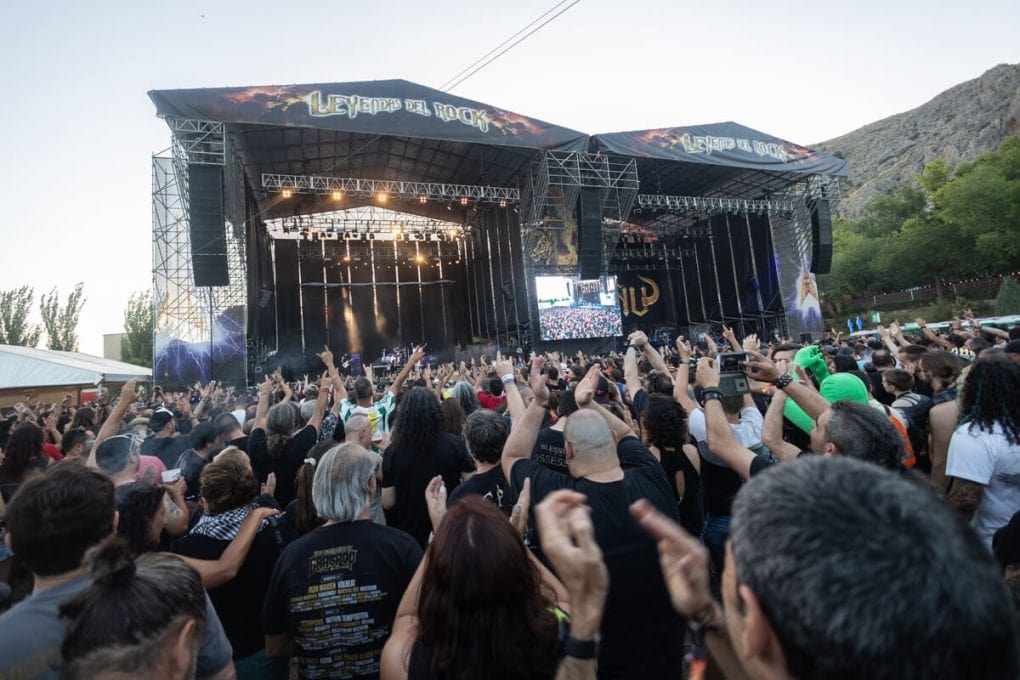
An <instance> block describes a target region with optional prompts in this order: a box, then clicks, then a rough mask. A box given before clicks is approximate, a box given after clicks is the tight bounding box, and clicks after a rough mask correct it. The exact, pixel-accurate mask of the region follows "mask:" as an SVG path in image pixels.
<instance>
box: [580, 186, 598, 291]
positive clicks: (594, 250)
mask: <svg viewBox="0 0 1020 680" xmlns="http://www.w3.org/2000/svg"><path fill="white" fill-rule="evenodd" d="M599 199H600V196H599V190H598V188H595V187H586V188H583V189H581V193H580V196H579V197H578V211H577V215H578V218H577V263H578V265H579V269H580V271H579V272H578V275H579V277H580V278H581V279H582V280H583V279H597V278H598V277H599V276H601V274H602V206H601V204H600V200H599Z"/></svg>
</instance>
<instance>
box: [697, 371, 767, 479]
mask: <svg viewBox="0 0 1020 680" xmlns="http://www.w3.org/2000/svg"><path fill="white" fill-rule="evenodd" d="M698 382H700V383H701V387H702V391H703V392H704V394H705V426H706V428H707V434H708V448H709V450H710V451H711V452H712V453H714V454H715V455H716V456H718V457H719V458H721V459H722V461H723V462H724V463H726V464H727V465H729V466H730V468H731V469H732V470H733V471H734V472H736V473H737V474H738V475H740V476H741V477H743V478H744V479H750V477H751V463H752V462H754V459H755V454H754V452H753V451H751V450H750V449H748V448H745V447H743V446H741V445H740V443H739V442H737V439H736V437H734V436H733V430H731V429H730V423H729V421H728V420H727V419H726V412H725V411H723V407H722V402H720V401H719V399H718V398H716V397H714V396H712V395H717V394H718V395H720V396H721V393H720V392H719V366H718V365H717V364H716V362H715V359H711V358H709V357H705V358H703V359H701V360H700V361H699V362H698Z"/></svg>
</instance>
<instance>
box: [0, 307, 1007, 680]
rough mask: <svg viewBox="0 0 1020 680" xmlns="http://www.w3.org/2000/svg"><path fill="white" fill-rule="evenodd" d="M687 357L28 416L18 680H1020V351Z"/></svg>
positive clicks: (14, 586) (10, 478) (839, 346)
mask: <svg viewBox="0 0 1020 680" xmlns="http://www.w3.org/2000/svg"><path fill="white" fill-rule="evenodd" d="M575 311H576V310H575ZM693 340H694V342H690V341H688V340H687V339H685V338H683V337H680V338H678V339H677V340H676V343H675V345H674V346H669V347H658V348H657V347H655V346H653V344H652V343H651V342H650V341H649V339H648V338H647V337H646V336H645V335H644V334H643V333H641V332H635V333H633V334H631V335H630V336H629V338H628V342H629V344H628V347H627V349H626V351H625V352H623V353H613V354H609V355H605V356H597V357H588V356H585V355H584V354H582V353H580V352H579V353H578V354H577V355H576V356H572V357H568V356H561V355H560V354H558V353H548V354H543V355H535V354H532V356H531V357H529V358H527V359H525V358H524V357H521V358H520V359H518V360H516V361H515V360H514V359H512V358H505V357H503V356H502V355H499V354H497V355H496V356H494V357H481V358H480V359H479V360H478V361H477V362H476V361H469V362H466V363H465V362H460V363H459V364H457V365H454V364H447V365H442V366H438V367H433V368H431V369H430V368H428V367H426V364H425V363H423V362H422V358H423V356H424V355H423V351H422V350H421V349H416V350H415V351H414V352H413V353H412V354H411V356H410V357H409V360H408V362H407V363H406V364H405V365H404V366H403V368H402V369H401V370H400V371H399V373H396V374H395V375H388V376H373V375H372V374H371V371H369V372H368V374H367V375H363V376H358V377H354V376H344V375H342V374H341V373H340V372H339V371H338V369H337V367H336V365H335V362H334V358H333V354H332V352H331V351H330V350H329V349H328V348H327V349H325V350H324V351H323V352H322V353H321V354H320V355H319V356H320V359H321V360H322V363H323V369H324V372H323V373H322V375H321V376H320V377H319V378H318V379H307V378H306V379H305V380H299V381H288V380H285V379H284V377H283V376H282V375H280V374H279V373H277V374H275V375H274V376H272V377H268V376H267V377H266V379H265V380H264V382H262V383H261V384H260V385H259V386H258V388H257V391H255V392H251V393H249V392H245V391H243V390H234V389H231V388H226V387H222V386H217V385H196V386H195V388H193V389H192V390H188V391H184V392H170V391H164V390H162V389H160V388H158V387H157V388H154V390H153V392H152V394H151V396H149V397H145V398H141V397H140V393H139V391H138V389H137V386H136V385H135V384H134V383H133V382H129V383H127V384H125V385H124V386H123V388H122V389H121V390H120V393H119V397H117V398H114V399H110V398H108V397H109V396H110V395H107V397H106V398H103V399H101V400H100V401H99V402H98V403H96V404H93V405H88V406H77V407H76V406H74V405H72V404H71V399H70V398H69V399H67V400H65V402H64V403H62V404H49V405H45V406H43V405H37V406H35V407H33V406H31V405H23V406H22V407H21V408H20V409H19V411H18V412H17V413H16V414H14V415H13V416H12V417H11V418H10V419H8V420H7V421H5V427H6V430H5V431H4V432H3V434H4V438H3V440H2V446H3V459H2V462H0V501H2V502H0V512H2V513H3V520H4V532H5V543H4V545H5V546H6V547H5V548H4V549H3V550H2V552H0V569H2V571H0V577H2V579H3V582H4V583H6V584H8V585H9V586H10V588H11V594H10V595H9V597H8V600H10V602H9V603H8V606H9V609H8V610H7V611H6V612H4V613H2V614H0V678H22V679H26V680H27V679H30V678H56V677H63V678H101V677H110V678H114V677H117V678H120V677H132V678H133V677H145V678H167V679H171V678H173V679H177V678H181V679H183V678H191V677H198V678H234V677H237V678H288V677H295V676H296V677H300V678H375V677H382V678H386V679H390V678H400V679H403V678H414V679H417V678H444V679H445V678H450V679H453V678H483V677H484V678H493V679H502V678H507V679H509V678H522V679H523V678H559V679H562V680H569V679H581V678H594V677H599V678H704V677H729V678H743V677H750V678H813V679H830V678H831V679H836V678H850V677H867V678H889V679H894V678H895V679H901V678H913V677H918V678H920V677H923V678H993V679H1000V678H1001V679H1003V680H1005V679H1006V678H1010V679H1013V678H1016V677H1017V676H1018V673H1020V659H1018V653H1020V644H1018V639H1017V625H1018V621H1020V399H1018V398H1017V396H1016V395H1017V394H1020V326H1017V327H1013V328H1009V329H985V328H981V327H980V326H979V325H977V324H976V323H973V322H969V321H961V322H960V323H959V324H955V325H954V326H953V327H952V328H951V329H950V330H949V331H948V332H946V333H942V334H939V333H936V332H933V331H931V330H929V329H927V327H926V326H925V324H924V323H923V320H919V331H918V333H916V334H914V335H911V336H906V335H905V334H904V333H903V331H902V330H901V329H900V328H899V327H898V326H897V325H895V324H894V325H892V326H891V327H890V328H888V329H886V328H880V329H879V335H878V336H877V337H875V338H872V339H870V340H866V341H854V340H843V339H840V338H838V337H837V338H828V337H827V338H826V339H823V340H820V341H816V342H814V343H807V344H800V343H794V342H791V341H790V340H789V339H781V338H777V339H776V342H773V343H771V344H766V343H764V342H761V341H759V339H758V338H757V337H756V336H754V335H750V336H748V337H745V338H742V339H738V338H737V336H736V335H735V334H734V332H733V331H732V330H731V329H729V328H723V333H722V337H721V338H712V337H707V336H706V337H702V338H696V339H693ZM717 340H718V343H717ZM720 345H722V347H720ZM723 353H738V354H742V355H743V356H742V357H741V361H740V362H739V364H738V365H739V367H740V368H739V370H740V371H741V372H742V376H740V377H742V378H744V380H739V381H736V382H735V381H733V380H732V378H733V375H732V373H733V371H734V368H733V365H732V364H731V363H730V362H729V361H723V360H720V359H719V356H720V355H721V354H723ZM736 384H740V385H744V384H746V386H747V387H746V390H745V389H743V388H739V389H736V390H734V389H733V385H736Z"/></svg>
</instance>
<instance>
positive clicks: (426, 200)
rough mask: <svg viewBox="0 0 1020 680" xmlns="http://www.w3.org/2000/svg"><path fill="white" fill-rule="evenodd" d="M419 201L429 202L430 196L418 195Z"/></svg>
mask: <svg viewBox="0 0 1020 680" xmlns="http://www.w3.org/2000/svg"><path fill="white" fill-rule="evenodd" d="M418 202H419V203H423V204H424V203H428V202H429V198H428V196H419V197H418Z"/></svg>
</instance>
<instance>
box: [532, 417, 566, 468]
mask: <svg viewBox="0 0 1020 680" xmlns="http://www.w3.org/2000/svg"><path fill="white" fill-rule="evenodd" d="M531 460H533V461H536V462H539V463H541V464H542V465H545V466H546V467H547V468H549V469H550V470H555V471H557V472H562V473H563V474H565V475H566V474H569V473H570V470H569V468H568V467H567V445H566V442H565V440H564V439H563V431H562V430H553V429H550V428H546V429H544V430H539V432H538V438H537V439H536V440H535V445H534V446H533V447H532V448H531Z"/></svg>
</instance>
